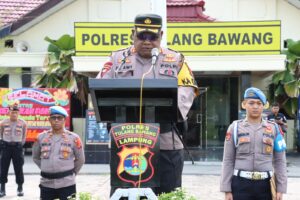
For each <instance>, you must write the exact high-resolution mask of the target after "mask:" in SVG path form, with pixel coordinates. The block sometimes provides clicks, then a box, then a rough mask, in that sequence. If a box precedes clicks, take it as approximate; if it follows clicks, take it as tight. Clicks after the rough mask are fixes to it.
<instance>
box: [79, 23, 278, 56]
mask: <svg viewBox="0 0 300 200" xmlns="http://www.w3.org/2000/svg"><path fill="white" fill-rule="evenodd" d="M167 26H168V27H167V45H168V47H169V48H171V49H174V50H176V51H179V52H181V53H183V54H184V55H190V56H199V55H242V54H246V55H249V54H254V55H258V54H263V55H266V54H280V49H281V30H280V29H281V22H280V21H253V22H213V23H211V22H209V23H204V22H201V23H168V24H167ZM132 28H133V24H132V23H121V22H119V23H118V22H116V23H115V22H76V23H75V24H74V35H75V49H76V56H108V55H109V54H110V53H111V52H112V51H115V50H118V49H121V48H126V47H128V46H130V45H132V32H131V30H132Z"/></svg>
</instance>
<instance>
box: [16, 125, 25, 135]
mask: <svg viewBox="0 0 300 200" xmlns="http://www.w3.org/2000/svg"><path fill="white" fill-rule="evenodd" d="M22 132H23V130H22V127H16V132H15V135H16V136H21V135H22Z"/></svg>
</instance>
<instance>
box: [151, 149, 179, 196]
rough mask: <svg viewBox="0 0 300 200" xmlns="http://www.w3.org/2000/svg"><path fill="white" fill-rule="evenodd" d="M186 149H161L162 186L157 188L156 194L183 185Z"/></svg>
mask: <svg viewBox="0 0 300 200" xmlns="http://www.w3.org/2000/svg"><path fill="white" fill-rule="evenodd" d="M183 163H184V151H183V149H180V150H160V173H159V178H160V187H157V188H155V190H154V191H155V194H157V195H158V194H161V193H168V192H171V191H173V190H174V189H176V188H178V187H181V181H182V178H181V177H182V170H183Z"/></svg>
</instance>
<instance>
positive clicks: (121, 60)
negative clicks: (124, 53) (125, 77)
mask: <svg viewBox="0 0 300 200" xmlns="http://www.w3.org/2000/svg"><path fill="white" fill-rule="evenodd" d="M123 62H124V59H118V63H123ZM125 63H131V60H130V59H128V58H126V59H125Z"/></svg>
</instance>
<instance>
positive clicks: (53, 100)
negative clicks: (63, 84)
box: [0, 88, 70, 142]
mask: <svg viewBox="0 0 300 200" xmlns="http://www.w3.org/2000/svg"><path fill="white" fill-rule="evenodd" d="M0 96H1V98H0V120H3V119H6V118H8V112H9V109H8V107H9V105H11V104H13V103H14V102H17V103H18V104H19V110H20V111H19V113H20V116H19V117H20V118H21V119H24V120H25V121H26V122H27V125H28V129H27V137H26V142H34V141H35V139H36V137H37V135H38V134H39V133H41V132H43V131H44V130H48V129H49V128H51V126H50V123H49V107H51V106H55V105H58V106H62V107H63V108H65V109H66V110H67V112H68V114H69V117H67V119H66V124H65V126H66V129H70V92H69V91H68V90H67V89H57V88H55V89H54V88H37V89H33V88H21V89H11V88H0Z"/></svg>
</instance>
